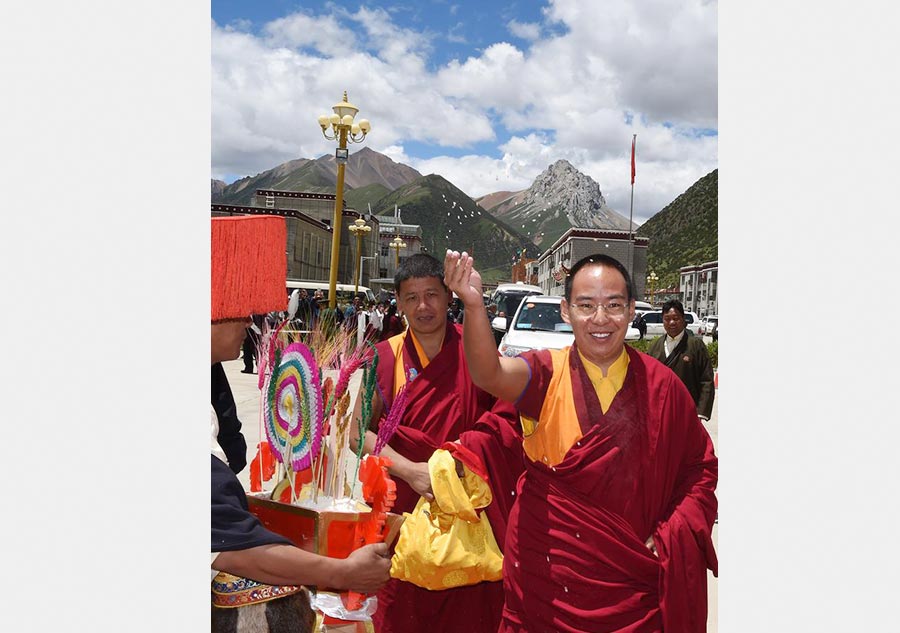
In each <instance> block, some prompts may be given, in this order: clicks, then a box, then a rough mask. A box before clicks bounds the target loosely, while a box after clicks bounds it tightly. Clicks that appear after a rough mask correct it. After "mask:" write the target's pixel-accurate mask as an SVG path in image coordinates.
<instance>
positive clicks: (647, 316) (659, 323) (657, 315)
mask: <svg viewBox="0 0 900 633" xmlns="http://www.w3.org/2000/svg"><path fill="white" fill-rule="evenodd" d="M644 322H645V323H646V324H647V338H652V337H654V336H662V335H663V334H665V333H666V329H665V328H664V327H663V320H662V310H654V311H653V312H645V313H644ZM684 322H685V323H686V327H687V329H689V330H690V331H691V333H692V334H698V333H699V331H700V319H699V318H698V317H697V315H696V314H694V313H693V312H687V311H686V312H685V313H684Z"/></svg>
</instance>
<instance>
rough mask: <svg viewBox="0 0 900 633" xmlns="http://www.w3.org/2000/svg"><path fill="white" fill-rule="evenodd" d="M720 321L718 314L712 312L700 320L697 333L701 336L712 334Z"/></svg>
mask: <svg viewBox="0 0 900 633" xmlns="http://www.w3.org/2000/svg"><path fill="white" fill-rule="evenodd" d="M718 323H719V317H718V315H715V314H712V315H710V316H708V317H706V318H705V319H703V320H702V321H700V330H699V331H698V332H697V333H698V334H700V335H701V336H712V333H713V330H714V329H715V326H716V325H717V324H718Z"/></svg>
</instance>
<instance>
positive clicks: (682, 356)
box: [647, 300, 716, 420]
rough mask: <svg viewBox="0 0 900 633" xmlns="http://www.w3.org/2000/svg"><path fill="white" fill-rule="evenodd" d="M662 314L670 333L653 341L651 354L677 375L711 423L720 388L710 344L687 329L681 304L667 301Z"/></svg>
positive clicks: (701, 414) (700, 414)
mask: <svg viewBox="0 0 900 633" xmlns="http://www.w3.org/2000/svg"><path fill="white" fill-rule="evenodd" d="M662 313H663V327H664V328H665V330H666V334H665V336H660V337H659V338H657V339H656V340H655V341H653V343H651V345H650V349H649V350H647V353H648V354H649V355H650V356H652V357H653V358H655V359H657V360H658V361H660V362H661V363H663V364H664V365H665V366H666V367H668V368H669V369H671V370H672V371H673V372H675V375H676V376H678V377H679V378H680V379H681V382H683V383H684V385H685V387H687V388H688V391H690V392H691V397H692V398H693V399H694V404H696V405H697V415H698V416H699V417H701V418H703V419H704V420H709V416H710V415H711V414H712V408H713V398H715V395H716V389H715V385H714V384H713V380H714V376H713V368H712V363H711V362H710V360H709V353H708V352H707V351H706V343H704V342H703V339H701V338H698V337H696V336H694V335H693V333H692V332H691V331H690V330H688V329H687V324H686V323H685V320H684V306H683V305H682V304H681V302H680V301H678V300H672V301H667V302H666V303H664V304H663V307H662Z"/></svg>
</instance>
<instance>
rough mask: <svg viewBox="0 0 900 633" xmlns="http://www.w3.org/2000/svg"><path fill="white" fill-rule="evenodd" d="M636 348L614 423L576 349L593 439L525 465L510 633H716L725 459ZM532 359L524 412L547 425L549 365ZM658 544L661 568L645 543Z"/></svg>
mask: <svg viewBox="0 0 900 633" xmlns="http://www.w3.org/2000/svg"><path fill="white" fill-rule="evenodd" d="M626 349H627V350H628V355H629V365H628V372H627V374H626V378H625V382H624V384H623V385H622V388H621V390H620V391H619V392H618V393H617V394H616V396H615V398H614V399H613V401H612V403H611V405H610V408H609V409H608V411H607V412H606V413H605V414H604V413H603V412H602V410H601V408H600V403H599V401H598V399H597V394H596V391H595V390H594V388H593V386H592V385H591V383H590V381H589V380H588V378H587V375H586V372H585V371H584V368H583V367H581V360H580V358H579V355H578V353H577V351H576V350H575V348H574V346H573V349H572V352H571V354H570V355H569V367H568V368H567V369H568V371H570V372H571V374H570V376H571V378H570V379H571V380H572V387H573V393H574V400H575V402H574V404H575V410H576V411H577V415H578V422H579V425H580V427H581V429H582V433H583V437H582V438H581V439H580V441H578V442H577V443H576V445H575V446H572V447H571V448H570V449H569V450H568V452H567V453H566V455H565V458H564V459H563V461H562V462H560V463H559V464H556V465H555V466H553V467H548V466H547V465H545V464H543V463H540V462H532V461H531V459H526V460H525V462H526V467H525V475H524V476H523V477H522V478H521V480H520V481H519V491H518V492H519V494H518V497H519V500H518V505H516V506H515V507H514V508H513V510H512V513H511V515H510V517H509V524H510V525H509V531H508V533H507V539H506V549H505V552H504V554H505V556H504V561H503V578H504V591H505V593H506V603H505V605H504V613H503V624H502V626H501V627H500V631H501V632H504V633H505V632H511V631H540V632H543V631H566V632H576V631H578V632H582V631H591V632H597V633H599V632H601V631H622V632H624V631H628V632H634V633H652V632H659V631H663V630H664V631H667V632H669V633H693V632H697V633H705V631H706V614H707V604H706V602H707V589H706V569H707V567H708V568H709V569H711V570H713V573H718V562H717V559H716V554H715V551H714V550H713V546H712V540H711V530H712V524H713V521H714V519H715V514H716V498H715V494H714V490H715V485H716V480H717V469H718V460H717V458H716V457H715V455H714V453H713V446H712V441H711V440H710V437H709V434H708V433H707V432H706V429H705V428H704V427H703V425H702V424H701V423H700V421H699V420H698V418H697V411H696V407H695V406H694V402H693V400H692V399H691V396H690V393H688V391H687V389H686V388H685V386H684V385H683V384H682V383H681V381H680V380H679V379H678V377H677V376H675V374H673V373H672V372H671V371H670V370H669V369H668V368H666V367H664V366H663V365H662V364H661V363H659V362H658V361H656V360H655V359H653V358H650V357H649V356H647V355H645V354H641V353H639V352H637V351H635V350H633V349H631V348H629V347H626ZM522 357H523V358H524V359H525V360H526V362H528V364H529V366H530V367H531V370H532V376H531V379H530V381H529V384H528V386H527V387H526V388H525V391H524V392H523V394H522V396H521V397H520V399H519V401H518V403H517V404H518V407H519V410H520V411H521V412H522V413H524V414H525V415H527V416H529V417H533V418H538V416H539V414H540V412H541V406H542V403H543V401H544V397H545V396H546V395H547V388H548V385H549V382H550V378H551V376H552V374H553V367H552V363H551V360H550V355H549V352H546V351H538V352H526V353H525V354H523V355H522ZM563 379H564V380H565V379H566V378H565V377H564V378H563ZM651 535H652V536H653V539H654V541H655V543H656V547H657V551H658V553H659V558H657V557H656V556H654V555H653V554H652V553H651V552H650V550H649V549H648V548H647V547H646V545H645V544H644V543H645V541H646V540H647V538H648V537H649V536H651Z"/></svg>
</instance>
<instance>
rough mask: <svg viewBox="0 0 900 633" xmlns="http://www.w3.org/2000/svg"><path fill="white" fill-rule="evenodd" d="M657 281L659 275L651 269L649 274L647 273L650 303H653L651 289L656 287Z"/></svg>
mask: <svg viewBox="0 0 900 633" xmlns="http://www.w3.org/2000/svg"><path fill="white" fill-rule="evenodd" d="M657 281H659V277H657V276H656V273H655V272H653V271H652V270H651V271H650V274H649V275H647V285H648V286H650V305H653V291H654V290H655V289H656V282H657Z"/></svg>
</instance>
